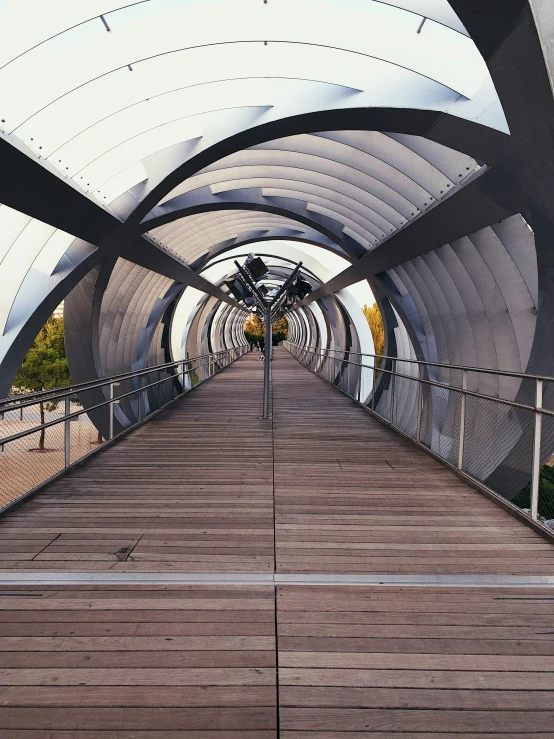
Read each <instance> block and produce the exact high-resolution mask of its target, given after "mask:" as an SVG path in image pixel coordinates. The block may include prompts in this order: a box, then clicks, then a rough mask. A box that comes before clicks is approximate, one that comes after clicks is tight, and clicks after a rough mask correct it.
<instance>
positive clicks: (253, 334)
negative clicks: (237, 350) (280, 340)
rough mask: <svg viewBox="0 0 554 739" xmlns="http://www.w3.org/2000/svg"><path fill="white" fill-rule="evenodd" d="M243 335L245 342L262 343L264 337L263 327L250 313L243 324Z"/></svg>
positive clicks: (256, 317)
mask: <svg viewBox="0 0 554 739" xmlns="http://www.w3.org/2000/svg"><path fill="white" fill-rule="evenodd" d="M244 335H245V336H246V341H249V342H250V341H254V342H255V341H262V340H263V338H264V336H265V326H264V324H263V322H262V321H261V320H260V318H259V316H257V315H256V314H255V313H251V314H250V316H249V318H248V320H247V321H246V323H245V324H244Z"/></svg>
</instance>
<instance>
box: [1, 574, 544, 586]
mask: <svg viewBox="0 0 554 739" xmlns="http://www.w3.org/2000/svg"><path fill="white" fill-rule="evenodd" d="M2 585H274V586H277V585H325V586H329V587H330V586H332V587H336V586H340V585H342V586H355V585H359V586H363V587H368V586H372V585H374V586H382V585H385V586H390V587H405V586H406V587H407V586H409V587H455V588H459V587H468V588H479V587H482V588H505V587H510V588H528V587H530V588H534V587H546V588H554V577H550V576H547V575H537V576H532V575H529V576H525V575H379V574H375V575H342V574H332V573H331V574H325V575H313V574H305V575H303V574H295V575H281V574H267V575H265V574H259V573H255V572H254V573H251V574H249V573H246V574H245V573H241V574H230V573H222V574H205V573H187V572H179V573H172V574H168V573H146V572H144V573H143V572H120V573H116V572H98V573H95V572H26V573H22V572H17V573H11V572H3V573H0V586H2Z"/></svg>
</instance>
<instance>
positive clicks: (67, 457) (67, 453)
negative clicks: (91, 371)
mask: <svg viewBox="0 0 554 739" xmlns="http://www.w3.org/2000/svg"><path fill="white" fill-rule="evenodd" d="M64 406H65V407H64V416H65V420H64V424H63V425H64V429H63V452H64V466H65V467H69V465H70V464H71V426H70V424H71V420H70V419H69V418H68V416H69V414H70V413H71V397H70V396H69V395H66V396H65V403H64Z"/></svg>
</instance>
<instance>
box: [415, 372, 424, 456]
mask: <svg viewBox="0 0 554 739" xmlns="http://www.w3.org/2000/svg"><path fill="white" fill-rule="evenodd" d="M417 376H418V382H417V429H416V441H417V443H418V444H419V443H420V440H421V418H422V415H423V365H422V364H419V362H418V364H417Z"/></svg>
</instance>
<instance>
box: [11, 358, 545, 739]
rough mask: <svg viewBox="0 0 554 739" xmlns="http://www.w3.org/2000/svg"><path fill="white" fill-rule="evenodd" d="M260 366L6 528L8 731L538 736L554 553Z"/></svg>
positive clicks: (207, 388) (293, 366) (326, 398)
mask: <svg viewBox="0 0 554 739" xmlns="http://www.w3.org/2000/svg"><path fill="white" fill-rule="evenodd" d="M273 364H274V367H273V380H274V383H273V406H274V409H273V410H274V413H273V419H272V420H270V421H264V420H262V419H261V418H260V410H261V383H262V363H261V362H259V361H258V355H257V354H250V355H247V356H245V357H244V358H243V359H241V360H240V361H239V362H237V363H236V364H234V365H233V366H231V367H229V368H228V369H227V370H225V371H224V372H223V373H221V374H220V375H218V376H217V377H215V378H214V379H212V380H210V381H209V382H207V383H206V384H205V385H202V386H200V387H199V388H197V389H196V390H195V391H194V392H193V393H191V394H190V395H189V396H187V397H186V398H184V399H183V400H181V401H179V402H177V403H175V404H174V405H172V406H171V407H170V408H168V409H167V410H165V411H164V412H163V413H161V414H160V415H159V416H158V417H156V418H155V419H154V420H152V421H150V422H149V423H147V424H145V425H144V426H143V427H142V428H141V429H139V430H137V431H135V432H134V433H133V434H131V435H129V436H128V437H126V438H125V439H123V440H122V441H121V442H120V443H119V444H117V445H116V446H114V447H112V448H111V449H107V450H106V451H105V452H103V453H102V454H100V455H98V456H97V457H95V458H94V459H92V460H90V461H89V462H88V463H86V464H85V465H83V466H82V467H80V468H78V469H77V470H76V471H75V472H74V473H72V474H71V475H70V476H68V477H66V478H63V479H61V480H59V481H57V482H56V483H54V484H52V485H51V486H50V487H49V488H48V489H46V490H44V491H43V492H42V493H40V494H39V495H37V496H36V497H35V498H34V499H33V500H31V501H30V502H28V503H27V504H25V505H24V506H22V507H21V508H19V509H18V510H16V511H14V512H13V513H11V514H9V515H8V516H7V517H5V518H4V519H3V520H2V521H0V580H1V581H2V582H1V583H0V610H1V611H2V614H1V617H0V686H1V687H0V737H1V739H47V738H48V739H52V738H55V739H77V738H81V739H112V738H113V739H155V738H158V737H160V738H161V739H176V738H177V737H179V738H183V739H270V738H271V739H275V738H276V737H277V736H280V737H284V738H285V739H308V738H309V739H347V738H350V737H356V736H358V737H360V736H368V737H371V738H372V739H385V738H386V739H389V738H391V737H392V738H393V739H394V737H398V739H415V738H416V737H417V738H418V739H440V738H441V737H448V736H452V737H456V738H457V739H461V738H462V737H463V738H465V737H468V738H469V737H474V738H475V739H477V737H479V738H480V739H492V738H493V737H500V736H502V737H508V739H516V737H517V738H518V739H519V738H520V737H524V736H527V735H529V736H531V737H533V739H547V737H548V739H551V737H552V736H554V709H553V707H552V706H553V701H552V698H553V691H554V588H553V587H547V586H541V587H538V586H523V585H522V584H521V582H523V579H524V578H525V577H526V576H529V577H533V576H537V575H550V576H554V546H552V545H550V544H549V543H548V542H546V541H544V540H543V539H541V538H540V537H539V536H538V535H536V534H535V533H534V532H532V531H531V530H530V529H528V528H527V527H525V526H524V525H523V524H521V523H519V522H518V521H516V520H515V519H514V518H512V517H511V516H510V515H509V514H508V513H506V512H504V511H503V510H501V509H500V508H499V507H497V506H496V505H495V504H494V503H492V502H491V501H489V500H487V499H486V498H484V497H482V496H480V495H479V494H478V493H476V492H474V491H473V490H472V489H470V488H469V487H468V486H466V485H465V484H464V483H462V482H461V481H460V480H458V479H457V478H456V477H455V476H453V475H452V474H451V473H449V472H448V471H447V470H445V469H444V468H443V467H442V466H440V465H439V464H438V463H436V462H434V461H433V460H432V459H431V458H429V457H427V456H426V455H424V454H422V453H421V452H419V451H418V450H417V449H415V447H413V446H412V445H410V444H409V443H408V442H405V441H403V440H402V439H400V438H399V437H398V436H396V435H395V434H393V433H392V432H390V431H388V430H387V429H385V428H384V427H383V426H381V425H380V424H379V423H377V422H376V421H374V420H373V419H371V418H370V417H369V416H368V415H367V414H366V413H365V412H364V411H363V410H362V409H360V408H358V407H357V406H356V405H355V404H354V403H352V402H351V401H350V400H349V399H348V398H346V397H344V396H343V395H341V394H340V393H339V392H338V391H336V390H335V389H333V388H331V387H330V386H329V385H328V384H327V383H326V382H324V381H323V380H322V379H320V378H318V377H316V376H315V375H313V374H312V373H310V372H309V371H308V370H307V369H305V368H304V367H302V366H301V365H299V364H298V363H297V362H296V361H295V360H294V359H293V358H292V357H290V356H289V355H288V354H287V353H286V352H285V351H284V350H282V349H278V350H277V351H276V352H275V360H274V363H273ZM371 575H374V576H375V577H374V579H375V580H376V582H377V584H367V582H366V580H367V577H368V576H371ZM391 575H397V576H399V575H400V576H402V577H403V579H404V582H403V584H396V585H394V584H384V585H379V584H378V582H379V576H381V578H382V580H383V582H385V581H387V577H389V576H391ZM346 576H353V577H354V578H356V577H357V578H358V579H359V582H358V584H345V577H346ZM428 576H439V578H442V579H441V580H440V582H439V584H429V581H428V580H426V579H425V578H426V577H428ZM513 576H516V577H519V578H520V580H519V581H518V583H519V584H517V586H516V585H514V584H513V580H511V579H510V578H513ZM364 577H365V578H366V580H364ZM482 577H489V578H491V580H490V583H489V584H488V585H487V584H484V583H483V582H482V581H481V580H480V579H479V578H482ZM14 578H15V581H14ZM114 578H116V579H115V580H114ZM318 578H322V580H321V582H320V583H319V584H316V583H317V579H318ZM460 578H469V579H468V580H466V581H465V582H466V584H465V585H464V586H461V585H460V582H461V580H460ZM360 583H361V584H360ZM422 583H424V584H422ZM447 583H450V585H448V584H447ZM493 585H494V586H493Z"/></svg>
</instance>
